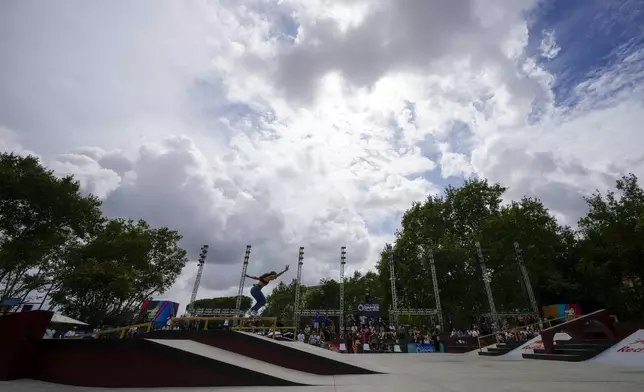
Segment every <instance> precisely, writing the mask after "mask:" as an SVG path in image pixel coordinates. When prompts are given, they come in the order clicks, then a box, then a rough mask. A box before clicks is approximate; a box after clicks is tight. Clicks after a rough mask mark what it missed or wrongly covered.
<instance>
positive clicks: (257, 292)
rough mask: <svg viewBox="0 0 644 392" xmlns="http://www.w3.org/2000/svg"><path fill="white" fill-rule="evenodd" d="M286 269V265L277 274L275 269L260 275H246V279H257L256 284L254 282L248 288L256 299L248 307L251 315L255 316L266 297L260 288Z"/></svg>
mask: <svg viewBox="0 0 644 392" xmlns="http://www.w3.org/2000/svg"><path fill="white" fill-rule="evenodd" d="M286 271H288V265H287V266H286V267H284V271H282V272H280V273H279V274H278V273H277V272H275V271H271V272H269V273H267V274H264V275H262V276H260V277H256V276H250V275H246V277H247V278H248V279H255V280H257V281H258V282H257V284H254V285H253V287H252V288H251V289H250V295H252V296H253V298H255V301H257V302H255V305H253V307H252V308H250V312H249V313H250V315H251V316H257V315H258V314H259V310H260V309H261V308H262V306H264V305H266V297H264V294H263V293H262V288H264V286H266V285H267V284H268V283H269V282H270V281H271V280H275V279H277V278H278V277H280V276H281V275H282V274H283V273H284V272H286Z"/></svg>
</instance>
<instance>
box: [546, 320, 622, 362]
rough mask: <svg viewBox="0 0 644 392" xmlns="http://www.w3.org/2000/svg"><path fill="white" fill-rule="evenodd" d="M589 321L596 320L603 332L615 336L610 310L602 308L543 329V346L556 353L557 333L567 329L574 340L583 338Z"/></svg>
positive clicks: (547, 350)
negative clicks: (584, 328)
mask: <svg viewBox="0 0 644 392" xmlns="http://www.w3.org/2000/svg"><path fill="white" fill-rule="evenodd" d="M587 321H596V322H597V323H598V324H599V325H600V326H601V327H603V328H602V329H603V332H604V333H605V334H606V335H607V336H608V338H609V339H614V338H615V327H614V325H613V320H612V318H611V316H610V315H609V314H608V310H607V309H600V310H596V311H594V312H592V313H588V314H585V315H583V316H579V317H575V318H574V319H572V320H569V321H566V322H564V323H562V324H558V325H555V326H552V327H550V328H547V329H544V330H543V331H541V339H542V340H543V348H544V349H545V351H546V353H547V354H552V353H554V338H555V334H556V333H557V332H559V331H561V330H565V331H566V332H568V334H569V335H571V336H570V337H571V341H572V342H575V341H578V340H583V327H584V326H585V323H586V322H587Z"/></svg>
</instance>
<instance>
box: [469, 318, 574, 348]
mask: <svg viewBox="0 0 644 392" xmlns="http://www.w3.org/2000/svg"><path fill="white" fill-rule="evenodd" d="M573 318H574V317H573ZM569 319H570V316H562V317H557V318H555V319H549V320H542V321H540V322H538V323H533V324H528V325H524V326H523V327H514V328H511V329H506V330H503V331H498V332H495V333H491V334H488V335H483V336H479V337H478V338H477V340H478V344H479V351H483V347H487V346H489V345H491V344H495V342H494V340H496V344H499V343H502V342H501V340H500V339H499V335H501V334H505V333H508V332H509V333H512V334H513V335H514V338H515V339H516V340H517V341H520V340H521V339H520V337H519V333H520V332H521V331H522V330H524V329H526V328H529V327H532V326H535V325H538V326H539V330H540V331H541V330H543V329H544V328H545V324H548V328H550V327H552V322H553V321H561V320H569ZM492 337H493V338H494V339H489V338H492ZM482 340H483V341H484V342H483V344H481V341H482Z"/></svg>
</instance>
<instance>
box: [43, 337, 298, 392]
mask: <svg viewBox="0 0 644 392" xmlns="http://www.w3.org/2000/svg"><path fill="white" fill-rule="evenodd" d="M31 378H33V379H36V380H40V381H47V382H52V383H58V384H66V385H74V386H86V387H105V388H159V387H218V386H281V387H284V386H297V385H300V384H298V383H294V382H291V381H287V380H284V379H281V378H278V377H274V376H272V375H267V374H265V373H261V372H256V371H253V370H250V369H247V368H244V367H240V366H236V365H233V364H230V363H226V362H222V361H218V360H215V359H213V358H211V357H205V356H203V355H197V354H194V353H190V352H187V351H185V350H180V349H177V348H174V347H169V346H167V345H161V344H157V343H154V342H150V341H147V340H144V339H127V340H102V339H99V340H91V339H80V340H71V339H67V340H63V339H46V340H42V342H41V347H40V352H39V356H38V359H37V361H36V362H35V363H34V371H33V376H31Z"/></svg>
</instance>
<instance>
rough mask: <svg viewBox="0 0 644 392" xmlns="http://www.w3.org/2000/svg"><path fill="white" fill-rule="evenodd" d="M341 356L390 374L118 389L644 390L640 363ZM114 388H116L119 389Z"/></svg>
mask: <svg viewBox="0 0 644 392" xmlns="http://www.w3.org/2000/svg"><path fill="white" fill-rule="evenodd" d="M337 355H342V354H337ZM342 357H343V358H344V359H346V360H347V361H348V362H351V363H354V364H355V365H357V366H373V367H378V368H387V369H389V372H390V374H376V375H348V376H328V377H330V378H332V383H331V385H329V384H327V385H325V386H304V387H219V388H159V389H142V388H137V389H127V388H125V389H122V388H119V389H118V391H119V392H133V391H137V392H142V391H150V392H152V391H163V392H171V391H172V392H180V391H181V392H183V391H186V392H187V391H193V392H206V391H213V392H214V391H217V392H228V391H237V392H242V391H244V392H246V391H249V392H252V391H258V392H259V391H262V392H267V391H290V392H332V391H336V392H352V391H355V392H363V391H364V392H367V391H370V392H380V391H405V392H407V391H423V392H433V391H436V392H487V391H489V392H502V391H508V392H510V391H512V392H528V391H535V392H537V391H539V392H542V391H544V390H547V391H563V392H578V391H579V392H582V391H583V392H595V391H597V392H600V391H601V392H606V391H611V392H612V391H614V390H616V389H618V390H619V392H631V391H632V392H635V391H638V392H639V391H644V372H643V371H642V369H640V368H632V367H631V368H628V367H613V366H607V365H599V364H593V363H583V362H581V363H568V362H554V361H536V360H523V359H516V360H507V359H501V360H499V359H495V358H484V357H478V356H476V355H470V354H465V355H463V354H362V355H351V354H345V355H342ZM285 371H288V370H285ZM299 376H301V375H298V377H299ZM317 377H320V376H313V378H317ZM312 380H313V379H312ZM105 390H106V389H102V388H86V387H71V386H65V385H58V384H47V383H43V382H38V381H32V380H17V381H9V382H0V391H1V392H68V391H69V392H90V391H105ZM111 390H114V391H116V390H115V389H111Z"/></svg>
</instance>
